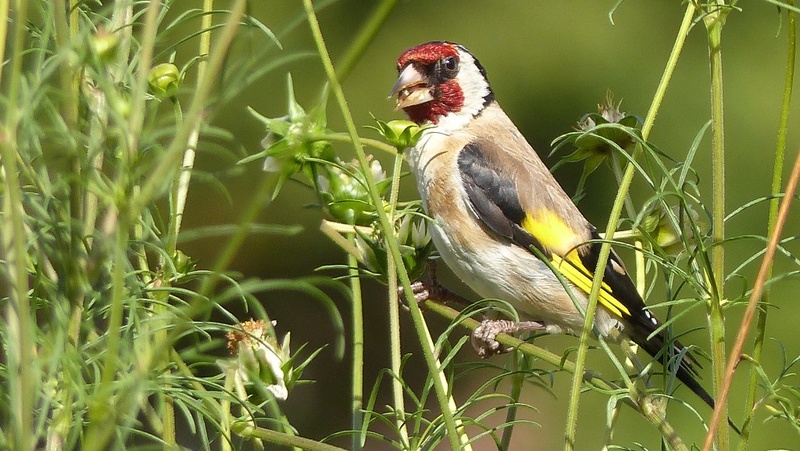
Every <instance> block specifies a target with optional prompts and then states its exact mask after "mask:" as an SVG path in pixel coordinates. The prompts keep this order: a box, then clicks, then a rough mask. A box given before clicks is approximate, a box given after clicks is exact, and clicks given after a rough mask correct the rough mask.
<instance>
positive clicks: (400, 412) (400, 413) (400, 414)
mask: <svg viewBox="0 0 800 451" xmlns="http://www.w3.org/2000/svg"><path fill="white" fill-rule="evenodd" d="M402 168H403V154H402V153H400V152H397V154H396V155H395V157H394V166H393V167H392V191H391V193H390V194H389V205H390V208H389V211H390V213H391V215H392V217H391V218H389V222H390V223H392V224H394V222H395V218H394V215H395V212H396V209H397V200H398V198H399V196H400V174H401V171H402ZM387 260H388V261H387V262H386V263H387V265H386V268H387V269H386V274H387V275H388V277H389V305H388V307H389V346H390V348H389V352H390V360H391V369H392V374H393V375H394V377H392V378H391V381H392V397H393V400H394V412H395V423H396V425H397V430H399V431H400V440H401V442H402V444H403V446H404V447H408V446H409V445H410V442H409V439H408V427H407V426H406V408H405V399H404V397H403V382H402V380H401V379H400V378H401V377H402V374H401V372H400V367H401V364H402V358H403V355H402V349H401V347H400V301H399V295H398V290H397V265H396V264H395V260H394V258H391V257H389V258H387Z"/></svg>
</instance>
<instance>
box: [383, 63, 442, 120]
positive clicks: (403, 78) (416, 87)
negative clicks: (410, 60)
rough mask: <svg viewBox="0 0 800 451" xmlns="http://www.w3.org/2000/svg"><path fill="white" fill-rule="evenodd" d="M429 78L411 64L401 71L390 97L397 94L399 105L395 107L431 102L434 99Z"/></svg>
mask: <svg viewBox="0 0 800 451" xmlns="http://www.w3.org/2000/svg"><path fill="white" fill-rule="evenodd" d="M431 91H432V89H431V86H430V84H428V80H427V78H426V77H425V76H424V75H423V74H422V73H420V71H418V70H417V68H416V67H414V65H413V64H409V65H408V66H406V67H405V69H403V70H402V71H401V72H400V75H399V76H398V77H397V83H395V84H394V87H392V92H391V93H390V94H389V97H392V96H394V95H395V94H397V105H395V109H397V110H399V109H401V108H406V107H410V106H413V105H419V104H421V103H425V102H430V101H431V100H433V94H432V93H431Z"/></svg>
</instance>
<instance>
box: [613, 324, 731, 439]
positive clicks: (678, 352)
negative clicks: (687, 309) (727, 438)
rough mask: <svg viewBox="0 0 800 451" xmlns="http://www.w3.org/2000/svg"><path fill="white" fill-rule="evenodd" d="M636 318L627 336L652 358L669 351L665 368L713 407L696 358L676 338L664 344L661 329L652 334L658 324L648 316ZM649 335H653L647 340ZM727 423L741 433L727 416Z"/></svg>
mask: <svg viewBox="0 0 800 451" xmlns="http://www.w3.org/2000/svg"><path fill="white" fill-rule="evenodd" d="M638 320H639V321H638V323H639V324H636V325H635V326H634V327H631V328H630V329H631V332H633V331H639V332H638V333H633V334H629V335H628V336H629V337H630V338H631V339H632V340H633V341H634V342H635V343H636V344H637V345H639V347H641V348H642V349H644V350H645V351H647V353H648V354H650V355H651V356H653V357H654V358H657V359H661V360H662V361H664V360H663V357H664V356H663V353H664V352H665V351H666V352H669V355H667V356H666V362H667V367H666V370H667V371H669V372H674V374H675V376H676V377H677V378H678V380H679V381H681V382H683V384H684V385H686V386H687V387H689V389H690V390H691V391H692V392H694V394H695V395H697V397H698V398H700V399H702V400H703V402H705V403H706V404H708V406H709V407H711V408H712V409H713V408H714V406H715V402H714V398H713V397H712V396H711V395H710V394H709V393H708V392H707V391H706V389H705V388H703V386H702V385H700V382H699V381H698V379H699V377H700V376H699V374H698V372H697V368H702V365H700V363H699V362H698V361H697V359H696V358H695V357H694V356H693V355H692V354H691V353H690V352H689V350H688V349H686V347H685V346H683V345H682V344H681V343H680V342H679V341H678V340H671V341H670V342H669V345H670V347H667V346H665V342H666V340H667V337H666V335H665V334H664V332H663V331H661V332H659V333H657V334H655V335H653V332H655V331H656V329H657V328H658V327H659V326H660V325H656V324H653V323H652V322H651V321H652V320H651V319H650V317H646V316H645V315H641V317H640V318H638ZM637 326H638V327H637ZM626 332H627V331H626ZM649 335H653V336H652V337H651V338H650V339H649V340H648V336H649ZM676 366H677V368H676ZM728 424H729V425H730V427H731V428H732V429H733V430H734V431H736V433H737V434H739V435H742V432H741V430H740V429H739V428H738V427H737V426H736V425H735V424H734V423H733V422H732V421H731V419H730V418H728Z"/></svg>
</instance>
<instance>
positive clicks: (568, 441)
mask: <svg viewBox="0 0 800 451" xmlns="http://www.w3.org/2000/svg"><path fill="white" fill-rule="evenodd" d="M693 17H694V5H692V4H691V3H689V4H688V5H687V7H686V12H685V13H684V16H683V21H682V22H681V26H680V29H679V30H678V36H677V37H676V39H675V44H674V45H673V47H672V52H671V53H670V56H669V59H668V60H667V66H666V68H665V69H664V74H663V75H662V77H661V81H660V82H659V85H658V88H657V89H656V94H655V96H654V98H653V102H652V104H651V105H650V110H649V111H648V113H647V117H646V118H645V122H644V124H643V126H642V137H643V139H644V140H647V137H648V136H649V134H650V131H651V130H652V127H653V123H654V122H655V118H656V115H657V113H658V109H659V106H660V105H661V102H662V100H663V98H664V94H665V93H666V89H667V86H668V85H669V81H670V79H671V78H672V74H673V72H674V70H675V67H676V66H677V62H678V57H679V56H680V53H681V50H682V49H683V44H684V42H685V41H686V36H687V35H688V34H689V28H690V27H691V24H692V18H693ZM641 152H642V147H641V145H637V146H636V148H635V149H634V150H633V155H632V159H633V160H635V159H636V158H637V157H638V156H639V154H640V153H641ZM634 174H635V168H634V166H633V164H631V163H630V162H628V164H627V165H626V167H625V172H624V173H623V175H622V179H621V180H620V183H619V189H618V190H617V197H616V198H615V200H614V205H613V207H612V209H611V214H610V217H609V221H608V226H607V228H606V236H614V233H615V232H616V230H617V222H618V221H619V217H620V214H621V212H622V208H623V206H624V203H625V198H626V196H627V195H628V192H629V191H630V186H631V183H632V182H633V176H634ZM610 254H611V243H610V242H605V243H603V245H602V246H601V248H600V255H599V257H598V260H597V268H596V272H595V275H594V280H593V283H592V290H591V293H590V294H589V305H588V306H587V308H586V318H585V321H584V325H583V330H582V331H581V338H580V344H579V346H578V354H577V356H576V358H575V373H574V375H573V377H572V389H571V391H570V402H569V410H568V413H567V425H566V431H565V434H564V449H566V450H574V449H575V436H576V433H577V428H578V406H579V401H580V393H581V386H582V385H583V378H584V374H583V372H584V367H585V364H586V354H587V350H588V347H589V336H590V334H591V331H592V327H593V325H594V314H595V311H596V309H597V297H598V295H599V294H600V287H601V283H602V280H603V274H604V272H605V267H606V263H607V262H608V257H609V255H610Z"/></svg>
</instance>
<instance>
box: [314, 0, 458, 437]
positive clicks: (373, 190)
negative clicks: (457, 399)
mask: <svg viewBox="0 0 800 451" xmlns="http://www.w3.org/2000/svg"><path fill="white" fill-rule="evenodd" d="M303 6H304V7H305V10H306V15H307V17H308V22H309V24H310V26H311V33H312V35H313V37H314V41H315V43H316V45H317V50H318V51H319V54H320V58H321V59H322V65H323V67H324V69H325V74H326V75H327V77H328V82H329V83H330V84H331V90H332V91H333V94H334V97H335V98H336V101H337V103H338V104H339V107H340V109H341V111H342V116H343V117H344V122H345V125H346V127H347V131H348V133H349V134H350V137H351V139H352V140H353V147H354V148H355V151H356V157H357V158H358V161H359V165H360V166H361V170H362V171H363V173H364V178H365V180H366V182H367V187H368V189H369V193H370V197H371V201H372V203H373V205H382V204H383V199H381V197H380V195H379V194H378V189H377V187H376V186H375V180H374V179H373V177H372V175H371V173H370V170H369V162H368V161H367V157H366V154H365V152H364V147H363V146H362V144H361V140H360V138H359V136H358V130H357V129H356V125H355V122H354V121H353V116H352V114H351V113H350V109H349V107H348V106H347V100H346V99H345V97H344V92H342V86H341V85H340V84H339V81H338V79H337V77H336V73H335V72H334V69H333V63H332V62H331V58H330V54H329V53H328V50H327V48H326V47H325V41H324V39H323V37H322V31H321V30H320V28H319V22H318V21H317V16H316V13H315V12H314V7H313V5H312V3H311V0H303ZM376 211H377V213H378V221H379V222H380V226H381V229H382V230H383V232H384V236H385V237H386V244H387V246H388V248H389V253H390V255H391V256H392V258H393V259H394V260H395V262H398V263H401V262H402V258H401V255H400V248H399V246H398V244H397V240H396V238H395V236H394V234H393V233H392V226H391V224H390V223H389V218H388V216H387V215H386V212H385V211H384V210H383V209H382V208H378V209H377V210H376ZM397 275H398V277H399V278H400V283H401V285H402V286H403V289H404V290H405V293H406V298H407V299H408V301H409V302H408V305H409V309H410V313H411V320H412V322H413V324H414V328H415V330H416V332H417V337H418V338H419V340H420V343H421V345H422V353H423V355H424V357H425V363H426V364H427V366H428V369H429V370H430V371H431V372H432V373H433V377H432V380H433V387H434V391H435V393H436V399H437V401H438V403H439V407H440V408H441V413H442V419H443V422H444V425H445V428H446V431H447V437H448V439H449V441H450V446H451V448H452V449H463V445H464V444H463V443H461V441H460V433H459V431H458V427H457V426H456V422H455V419H454V418H453V411H452V410H451V409H450V406H449V397H448V393H449V391H448V389H447V387H446V381H445V380H444V378H443V376H444V374H443V372H442V369H441V368H440V367H439V363H438V361H437V359H436V357H435V356H434V354H433V350H434V348H433V341H432V340H431V338H430V335H429V333H428V330H427V329H426V327H425V320H424V318H423V317H422V312H421V310H420V308H419V306H418V305H417V303H416V302H415V301H414V299H413V293H412V291H411V281H410V280H409V277H408V272H407V271H406V269H405V267H404V266H403V265H402V264H398V265H397Z"/></svg>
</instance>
